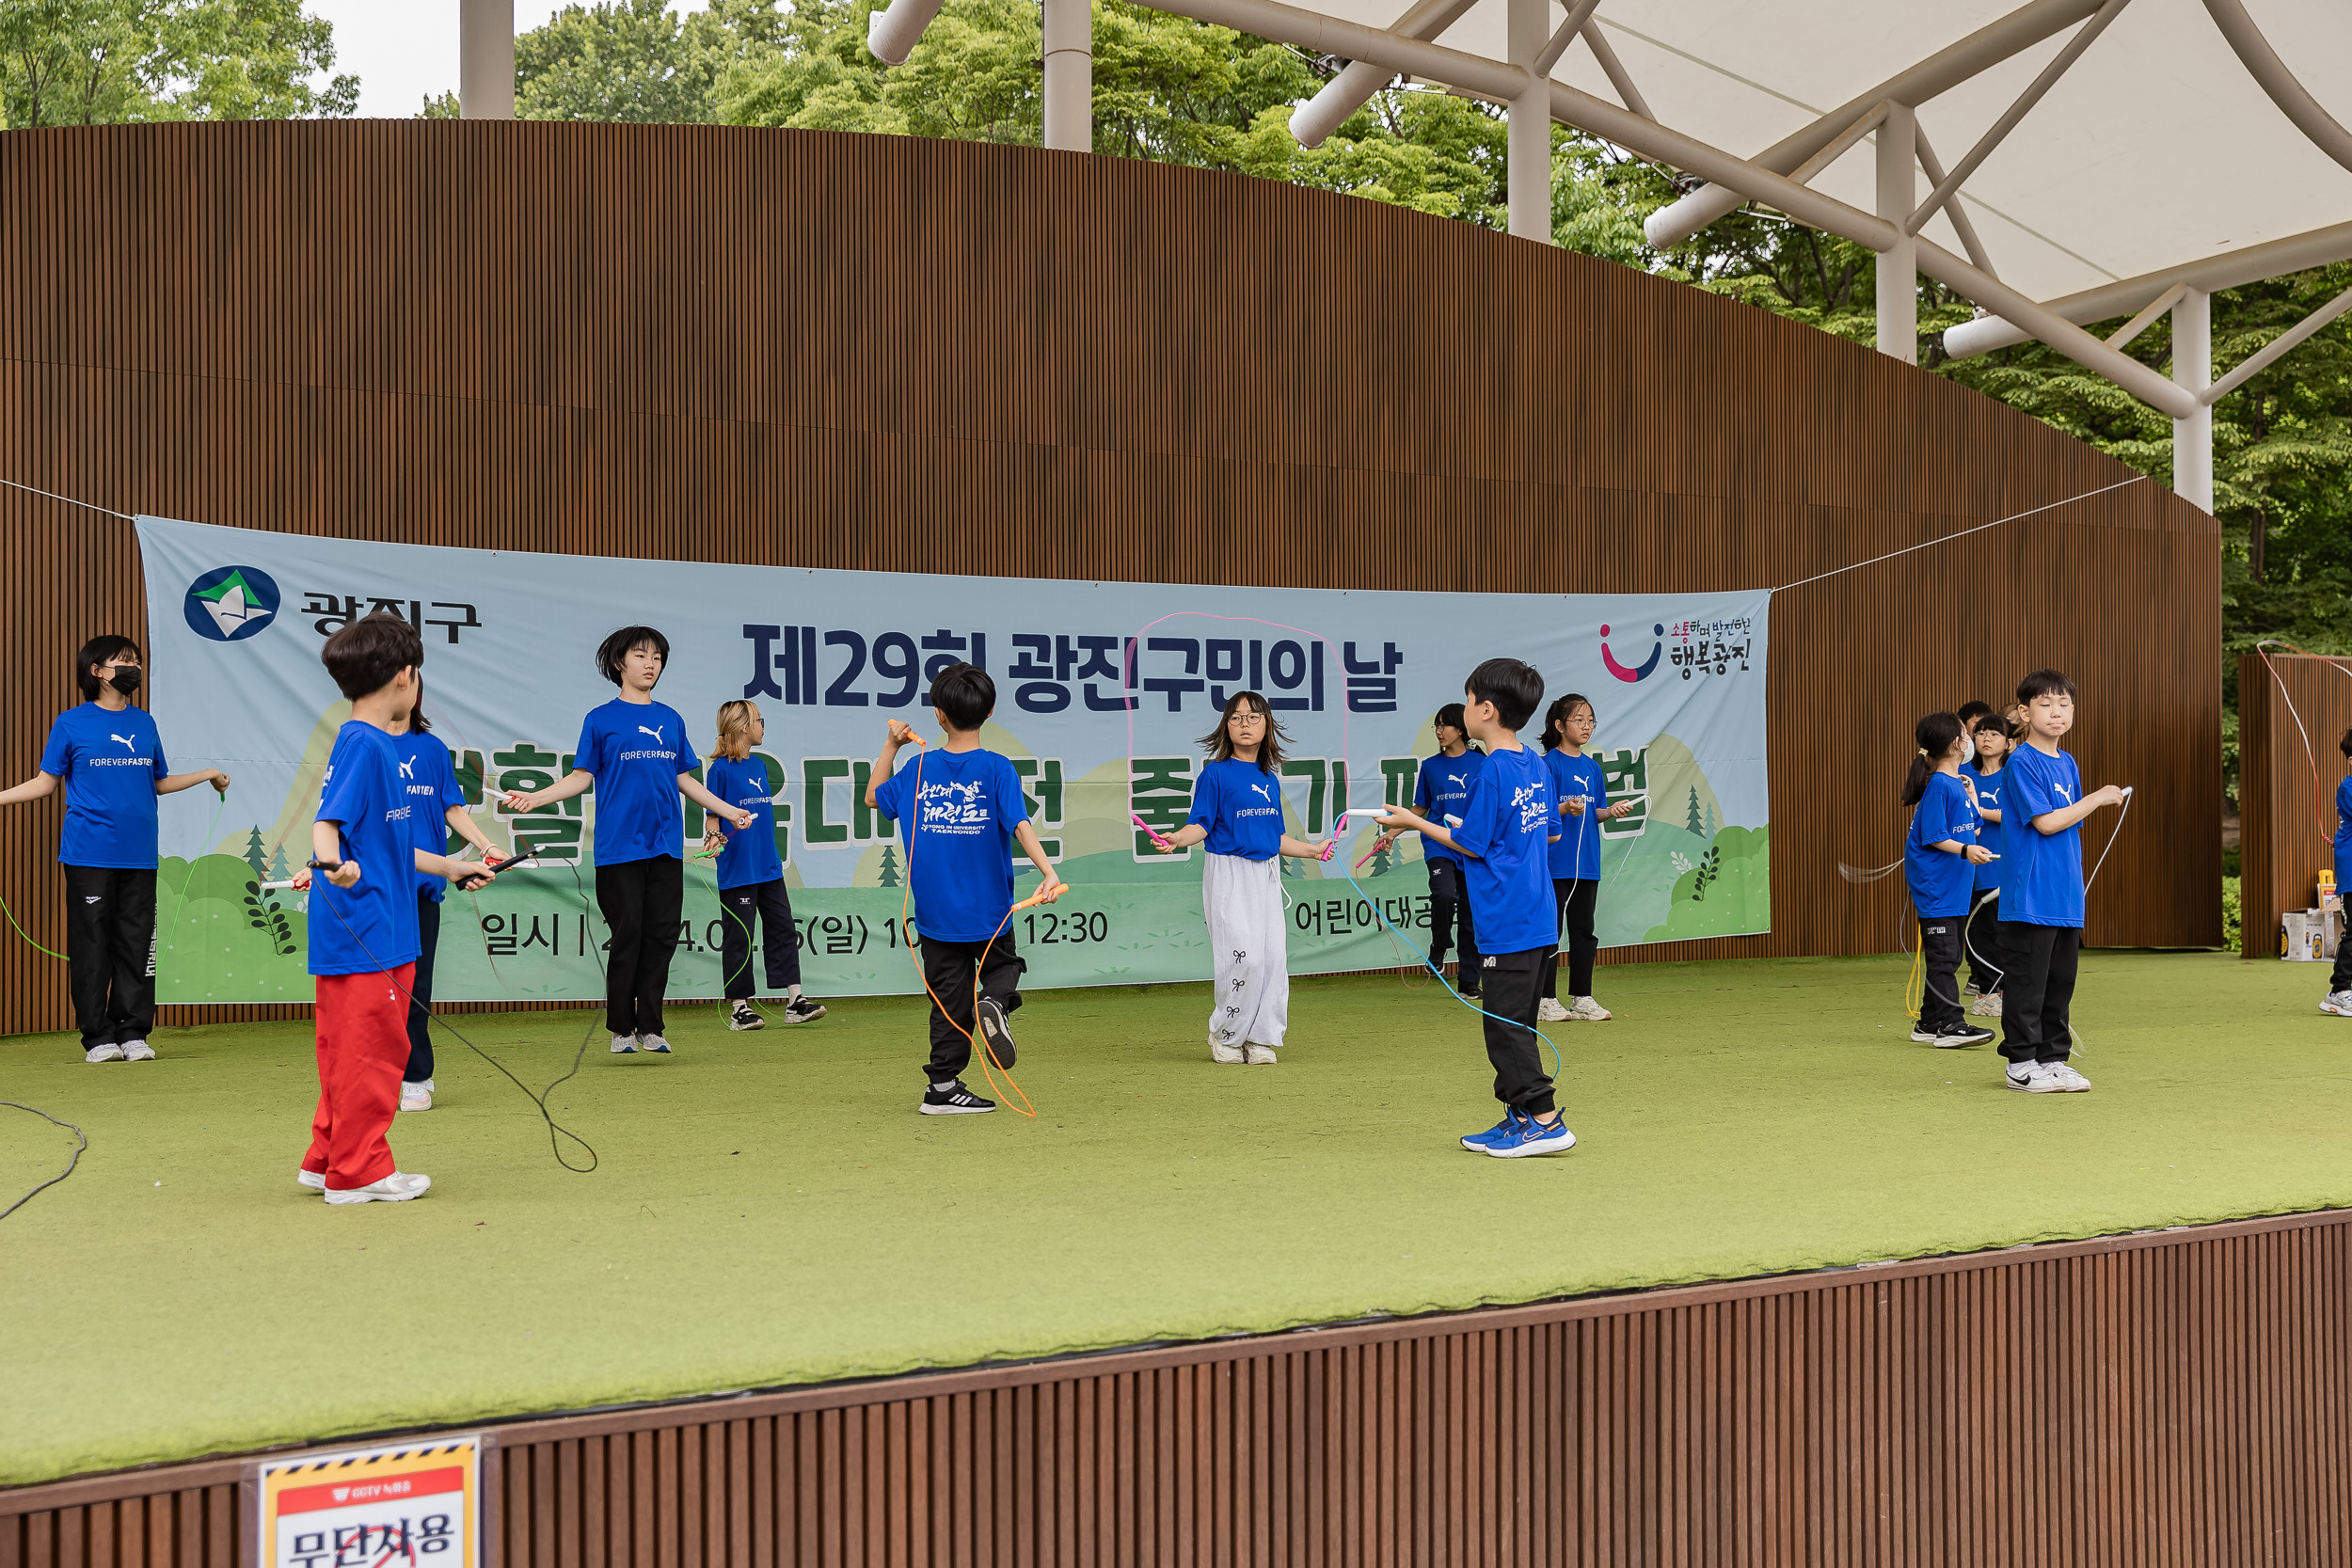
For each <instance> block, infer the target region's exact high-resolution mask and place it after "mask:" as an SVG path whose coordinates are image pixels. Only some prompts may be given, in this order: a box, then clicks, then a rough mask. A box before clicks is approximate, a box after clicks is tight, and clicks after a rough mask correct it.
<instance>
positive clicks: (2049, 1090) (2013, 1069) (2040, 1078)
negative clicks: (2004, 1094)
mask: <svg viewBox="0 0 2352 1568" xmlns="http://www.w3.org/2000/svg"><path fill="white" fill-rule="evenodd" d="M2001 1081H2002V1082H2003V1083H2005V1084H2007V1085H2009V1086H2010V1088H2012V1089H2020V1090H2023V1091H2024V1092H2025V1093H2026V1094H2064V1093H2065V1092H2066V1085H2063V1084H2060V1083H2059V1082H2058V1075H2057V1074H2055V1073H2053V1072H2052V1071H2051V1070H2050V1069H2048V1068H2046V1067H2043V1066H2042V1064H2041V1063H2039V1062H2011V1063H2010V1064H2009V1069H2008V1070H2007V1071H2006V1072H2004V1073H2002V1074H2001Z"/></svg>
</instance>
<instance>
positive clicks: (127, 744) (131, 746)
mask: <svg viewBox="0 0 2352 1568" xmlns="http://www.w3.org/2000/svg"><path fill="white" fill-rule="evenodd" d="M106 738H107V739H109V740H119V741H120V742H122V744H123V747H124V749H125V750H128V751H133V752H135V751H137V750H138V749H139V743H138V742H137V741H135V740H134V739H132V738H131V737H130V736H127V735H115V734H113V733H111V732H109V733H108V735H107V736H106Z"/></svg>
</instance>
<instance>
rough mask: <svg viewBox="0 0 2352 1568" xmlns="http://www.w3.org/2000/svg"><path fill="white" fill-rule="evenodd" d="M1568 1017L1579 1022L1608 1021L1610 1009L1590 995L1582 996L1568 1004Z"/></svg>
mask: <svg viewBox="0 0 2352 1568" xmlns="http://www.w3.org/2000/svg"><path fill="white" fill-rule="evenodd" d="M1568 1017H1570V1018H1571V1019H1574V1020H1575V1021H1576V1022H1579V1023H1600V1022H1606V1021H1607V1019H1608V1017H1609V1009H1608V1008H1606V1007H1604V1006H1601V1005H1600V1004H1599V1003H1597V1002H1596V1001H1594V1000H1593V999H1592V998H1591V997H1589V996H1580V997H1578V998H1577V999H1576V1000H1575V1001H1573V1002H1571V1003H1569V1004H1568Z"/></svg>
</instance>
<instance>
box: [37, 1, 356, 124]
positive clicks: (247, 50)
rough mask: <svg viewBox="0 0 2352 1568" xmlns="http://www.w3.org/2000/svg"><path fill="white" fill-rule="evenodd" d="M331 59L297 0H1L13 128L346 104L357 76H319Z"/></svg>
mask: <svg viewBox="0 0 2352 1568" xmlns="http://www.w3.org/2000/svg"><path fill="white" fill-rule="evenodd" d="M334 63H335V44H334V29H333V27H332V26H331V25H330V24H328V23H326V22H325V21H323V20H321V19H320V18H317V17H313V16H310V15H308V14H307V13H306V12H305V11H304V9H303V6H302V0H0V112H5V114H6V117H7V124H8V126H9V127H11V128H15V129H28V128H31V127H36V126H44V125H113V124H121V123H124V122H129V121H140V120H178V119H302V118H309V117H324V116H341V115H348V114H350V113H351V112H352V111H353V110H354V109H355V108H357V107H358V102H359V79H358V77H356V76H350V75H342V76H331V77H329V76H326V72H328V71H330V70H331V69H332V68H333V66H334ZM320 77H326V80H325V82H324V85H322V84H321V82H320V81H319V80H318V78H320Z"/></svg>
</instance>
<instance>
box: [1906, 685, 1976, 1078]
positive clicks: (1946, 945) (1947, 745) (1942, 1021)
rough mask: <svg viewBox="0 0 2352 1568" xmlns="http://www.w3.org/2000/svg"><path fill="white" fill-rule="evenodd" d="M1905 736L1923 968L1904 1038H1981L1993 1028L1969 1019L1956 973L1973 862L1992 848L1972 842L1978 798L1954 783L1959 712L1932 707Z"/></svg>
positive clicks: (1935, 1041)
mask: <svg viewBox="0 0 2352 1568" xmlns="http://www.w3.org/2000/svg"><path fill="white" fill-rule="evenodd" d="M1911 738H1912V741H1913V743H1914V744H1915V747H1916V748H1917V754H1915V756H1913V757H1912V759H1911V771H1910V774H1909V775H1908V776H1907V777H1906V778H1905V779H1904V780H1903V804H1904V805H1906V806H1910V807H1913V808H1915V809H1914V810H1913V812H1912V814H1911V832H1909V833H1908V834H1906V835H1905V837H1904V839H1903V879H1904V880H1905V881H1907V882H1909V883H1910V884H1911V904H1912V908H1913V910H1914V911H1916V913H1917V914H1918V917H1919V961H1920V965H1921V967H1922V969H1923V970H1924V972H1925V981H1924V984H1923V985H1922V987H1921V990H1920V994H1919V1020H1918V1022H1917V1023H1916V1024H1915V1026H1914V1027H1913V1029H1912V1031H1911V1037H1912V1038H1913V1039H1915V1040H1917V1041H1919V1042H1920V1043H1921V1044H1922V1045H1938V1046H1955V1045H1982V1044H1983V1043H1984V1042H1985V1041H1986V1040H1989V1039H1991V1038H1992V1037H1993V1031H1992V1030H1990V1029H1979V1028H1978V1027H1977V1026H1976V1025H1974V1024H1972V1023H1970V1022H1968V1019H1967V1016H1966V1014H1965V1013H1963V1011H1962V1009H1961V1002H1960V991H1959V990H1958V986H1957V981H1956V979H1955V976H1956V974H1958V972H1959V969H1960V947H1961V928H1962V927H1963V926H1964V925H1965V924H1966V922H1967V919H1968V906H1969V903H1970V902H1971V900H1972V898H1973V896H1974V889H1975V887H1976V876H1975V872H1974V868H1975V867H1976V866H1979V865H1989V864H1991V863H1992V862H1993V852H1992V851H1991V850H1989V849H1987V848H1985V847H1983V846H1982V845H1980V844H1979V843H1978V842H1977V803H1976V800H1974V798H1972V797H1971V796H1970V795H1969V793H1968V786H1967V785H1966V784H1963V783H1962V782H1961V777H1960V755H1961V751H1962V749H1963V748H1962V744H1961V742H1962V735H1961V728H1960V720H1959V718H1958V717H1957V716H1956V715H1953V714H1949V713H1931V714H1929V715H1928V716H1927V717H1926V718H1924V719H1922V720H1920V721H1919V722H1918V723H1917V724H1916V725H1915V726H1914V727H1913V729H1912V732H1911Z"/></svg>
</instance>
